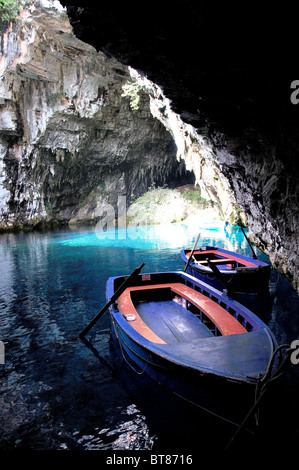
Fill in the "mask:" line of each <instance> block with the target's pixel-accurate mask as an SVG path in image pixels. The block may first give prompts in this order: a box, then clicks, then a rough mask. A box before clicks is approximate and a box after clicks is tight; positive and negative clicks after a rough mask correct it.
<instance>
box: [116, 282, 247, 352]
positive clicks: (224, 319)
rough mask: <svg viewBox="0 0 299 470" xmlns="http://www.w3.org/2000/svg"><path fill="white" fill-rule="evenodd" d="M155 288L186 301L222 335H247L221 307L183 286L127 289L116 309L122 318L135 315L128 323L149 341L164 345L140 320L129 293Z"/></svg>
mask: <svg viewBox="0 0 299 470" xmlns="http://www.w3.org/2000/svg"><path fill="white" fill-rule="evenodd" d="M156 288H159V289H161V288H165V289H171V290H172V291H173V292H174V293H175V294H177V295H179V296H181V297H183V298H184V299H186V300H187V301H188V302H190V303H191V304H193V305H194V306H195V307H197V308H198V309H200V310H201V311H202V312H203V313H204V314H205V315H206V316H207V317H208V318H209V319H210V320H211V321H212V322H213V323H214V324H215V325H216V327H217V328H218V330H219V331H220V333H221V334H222V335H233V334H240V333H247V330H246V329H245V328H244V327H243V326H242V325H241V324H240V323H239V322H238V321H237V320H236V319H235V318H234V317H233V316H232V315H231V314H230V313H228V312H227V311H226V310H225V309H224V308H223V307H221V306H220V305H218V304H217V303H216V302H214V301H213V300H212V299H210V298H208V297H206V296H205V295H203V294H201V293H200V292H197V291H195V290H193V289H191V288H190V287H188V286H186V285H185V284H181V283H169V284H158V285H157V284H156V285H148V286H134V287H128V288H127V289H126V290H125V291H124V292H123V293H122V294H121V296H120V297H119V299H118V309H119V311H120V312H121V313H122V315H123V316H124V317H126V315H128V314H134V315H135V320H133V321H131V322H130V324H131V326H132V327H133V328H134V329H135V330H136V331H138V333H140V334H141V335H142V336H144V337H145V338H146V339H148V340H149V341H152V342H154V343H160V344H165V341H163V340H162V339H161V338H159V337H158V336H157V335H156V334H155V333H154V332H153V331H152V330H151V329H150V328H149V327H148V326H147V325H146V323H145V322H144V321H143V320H142V319H141V317H140V316H139V314H138V312H137V310H136V309H135V306H134V304H133V301H132V297H131V293H132V292H134V291H143V290H147V289H156Z"/></svg>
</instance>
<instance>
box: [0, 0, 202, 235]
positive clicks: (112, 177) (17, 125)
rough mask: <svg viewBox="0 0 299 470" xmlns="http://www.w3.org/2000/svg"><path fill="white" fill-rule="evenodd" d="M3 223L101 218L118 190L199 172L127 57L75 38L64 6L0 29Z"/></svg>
mask: <svg viewBox="0 0 299 470" xmlns="http://www.w3.org/2000/svg"><path fill="white" fill-rule="evenodd" d="M1 45H2V57H1V62H0V71H1V75H2V77H1V82H0V175H1V176H0V226H1V227H2V228H11V227H23V228H24V227H26V226H29V227H31V226H36V225H40V224H48V225H49V224H51V223H53V224H57V223H68V222H70V221H71V222H75V221H77V222H79V221H82V222H88V221H94V222H96V221H97V219H98V218H99V217H100V216H102V215H103V211H104V209H105V206H106V204H107V203H109V204H112V205H114V206H116V205H117V199H118V196H126V198H127V202H128V203H129V201H130V199H131V196H132V194H134V196H139V195H141V194H142V193H144V192H145V191H146V190H147V188H148V187H149V186H150V185H151V184H152V183H155V184H157V185H163V184H170V185H171V184H172V185H176V184H178V183H181V182H183V183H189V182H191V181H194V175H193V173H192V172H190V171H187V170H186V168H185V163H184V161H179V160H178V159H177V149H176V144H175V142H174V140H173V138H172V136H171V134H170V133H169V132H168V131H167V130H166V129H165V127H164V126H163V125H162V123H161V122H160V121H159V120H157V119H156V118H154V117H153V116H152V114H151V112H150V107H149V98H148V97H147V95H146V94H145V93H143V92H142V91H140V101H139V105H138V109H135V110H134V109H133V110H132V109H131V107H130V99H129V98H126V97H124V96H122V95H123V93H124V92H123V86H124V85H125V84H126V83H127V82H128V81H131V77H130V73H129V70H128V67H127V66H124V65H121V64H120V63H119V62H118V61H116V60H114V59H108V58H107V57H106V56H105V55H104V54H103V53H101V52H96V50H95V49H94V48H93V47H92V46H89V45H88V44H85V43H83V42H82V41H80V40H78V39H77V38H76V37H75V36H74V35H73V33H72V29H71V27H70V24H69V20H68V17H67V15H66V13H65V12H64V11H57V9H52V8H37V9H36V8H34V7H33V6H32V7H31V10H30V11H29V10H24V12H23V13H22V18H21V22H19V23H17V24H15V25H13V26H12V25H11V26H10V28H9V29H8V30H7V31H5V32H4V34H3V35H2V44H1Z"/></svg>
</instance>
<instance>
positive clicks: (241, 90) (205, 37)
mask: <svg viewBox="0 0 299 470" xmlns="http://www.w3.org/2000/svg"><path fill="white" fill-rule="evenodd" d="M61 3H62V4H63V5H64V6H65V7H67V12H68V15H69V18H70V21H71V24H72V27H73V30H74V33H75V34H76V36H77V37H78V38H80V39H81V40H83V41H84V42H87V43H89V44H91V45H93V46H94V47H95V48H96V49H97V50H101V51H103V52H104V53H106V54H107V55H108V56H113V57H116V58H117V59H118V60H119V61H121V62H122V63H125V64H127V65H130V66H132V67H133V68H135V69H137V70H139V71H141V72H143V73H145V74H146V75H147V77H148V78H149V79H151V80H152V81H154V82H155V83H157V84H158V85H160V86H162V88H163V91H164V93H165V95H166V96H167V97H168V98H170V99H171V101H172V106H173V109H174V110H175V111H176V112H178V113H179V114H180V115H181V117H182V118H183V119H184V120H185V121H186V122H188V123H190V124H192V125H193V126H194V127H195V128H196V129H198V130H199V131H202V132H207V127H208V128H209V132H210V134H213V133H215V132H217V131H220V132H221V133H224V135H226V136H227V139H228V142H229V139H234V142H235V141H236V139H238V140H239V142H240V145H246V140H248V139H250V140H251V141H252V139H254V138H256V140H257V141H258V140H259V139H261V138H262V139H265V140H266V141H269V142H270V143H273V142H274V143H275V142H278V141H279V143H278V145H279V146H280V147H283V145H284V144H285V145H288V151H287V152H283V151H280V152H277V155H278V158H283V159H284V160H285V165H286V168H289V169H290V170H291V171H293V170H294V165H295V163H296V161H297V160H298V158H297V157H298V155H297V148H298V145H297V144H298V127H299V126H298V121H299V104H298V106H296V105H294V104H292V103H291V100H290V95H291V92H292V90H291V88H290V86H291V83H292V82H293V81H294V80H296V78H298V76H297V75H296V73H297V72H296V62H297V61H296V55H297V54H296V41H295V36H296V34H295V33H296V29H297V25H296V21H297V20H296V14H295V11H294V7H292V9H287V7H285V8H283V7H282V6H281V5H280V4H277V3H276V4H272V5H271V8H269V7H268V8H264V9H262V7H261V4H260V5H259V6H258V7H254V4H253V3H248V4H247V6H246V4H244V2H239V3H238V4H237V6H232V4H227V3H226V2H222V3H221V4H220V5H216V4H215V3H214V2H204V3H201V2H184V3H179V2H175V3H163V2H156V1H153V2H150V3H145V4H144V3H140V2H134V1H131V2H122V3H120V2H117V3H116V4H115V3H114V2H98V3H95V2H90V1H84V2H83V1H81V0H70V1H67V0H64V1H62V2H61ZM253 136H254V137H253Z"/></svg>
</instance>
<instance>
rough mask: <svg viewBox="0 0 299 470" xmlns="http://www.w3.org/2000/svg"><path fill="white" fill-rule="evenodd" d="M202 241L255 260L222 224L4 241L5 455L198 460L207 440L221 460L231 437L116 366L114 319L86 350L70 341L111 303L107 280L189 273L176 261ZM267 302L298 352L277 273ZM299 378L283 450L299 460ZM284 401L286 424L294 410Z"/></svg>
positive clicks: (283, 336) (1, 438) (293, 310)
mask: <svg viewBox="0 0 299 470" xmlns="http://www.w3.org/2000/svg"><path fill="white" fill-rule="evenodd" d="M199 231H200V233H201V243H202V244H205V245H213V244H216V245H217V246H220V247H223V248H226V249H231V250H234V251H237V252H239V253H244V254H248V255H249V254H250V249H249V247H248V245H247V242H246V240H244V237H243V234H242V232H239V231H232V232H231V233H228V232H226V231H225V230H224V228H223V226H222V225H221V224H220V225H219V226H213V227H212V226H207V225H206V226H199V227H197V228H194V227H193V228H192V229H190V227H187V226H185V225H183V224H172V225H169V226H156V227H143V228H140V229H139V231H138V232H136V230H132V231H131V232H129V233H126V232H125V231H119V232H106V233H102V234H100V233H96V232H95V231H94V230H93V229H91V228H90V227H89V228H81V229H73V230H72V229H67V230H63V231H55V232H46V233H36V232H34V233H26V234H5V235H1V236H0V260H1V265H0V276H1V277H0V339H1V340H2V341H3V342H4V344H5V363H4V364H0V379H1V382H0V392H1V395H0V450H7V449H8V450H15V449H19V450H24V449H33V450H59V449H67V450H90V449H97V450H108V451H111V450H113V451H116V450H123V449H130V450H151V451H153V452H158V451H160V453H161V451H170V452H172V453H173V452H174V451H179V450H180V451H182V452H183V451H184V452H185V453H186V452H188V453H196V452H197V448H198V442H199V441H200V442H202V444H203V445H206V443H207V442H210V439H211V437H212V439H213V449H216V450H217V449H218V448H219V450H221V449H222V448H223V446H224V445H225V444H226V443H227V441H228V440H229V439H230V437H231V436H232V434H233V433H234V431H235V429H234V428H231V427H230V425H227V424H226V423H222V422H218V420H217V419H215V418H212V417H210V416H207V415H205V414H204V413H202V412H201V411H200V410H197V409H196V410H194V408H193V407H192V406H191V405H190V404H188V403H185V402H182V401H181V400H179V399H178V398H177V397H174V396H172V395H170V394H168V393H167V392H166V391H164V390H162V389H161V388H159V387H158V386H156V385H155V384H153V383H152V382H151V381H149V380H148V379H147V378H146V377H144V376H142V377H141V376H136V375H135V374H134V372H133V371H132V370H131V369H130V368H129V367H126V364H124V363H123V362H121V361H120V360H119V358H118V356H117V354H116V352H115V351H114V349H113V347H112V346H111V343H110V319H109V315H108V312H107V313H106V314H105V315H104V316H103V317H102V318H101V320H100V321H99V322H98V323H97V324H96V325H95V326H94V327H93V328H92V330H91V331H90V332H89V334H88V336H87V338H86V339H87V340H88V341H87V342H84V341H81V340H75V339H74V337H76V336H77V335H78V334H79V333H80V332H81V331H82V330H83V328H84V327H85V326H86V325H87V324H88V323H89V322H90V320H91V319H92V318H93V317H94V315H95V314H96V313H97V312H98V311H99V310H100V309H101V307H102V306H103V305H104V304H105V303H106V299H105V288H106V281H107V278H108V277H109V276H114V275H120V274H129V273H130V272H132V270H133V269H134V268H135V267H137V266H139V265H140V264H141V263H142V262H145V267H144V268H143V272H150V271H167V270H182V269H183V267H184V266H183V263H182V261H181V258H180V253H179V251H180V249H181V248H182V247H184V246H185V247H188V246H192V245H193V243H194V240H195V237H196V235H197V234H198V232H199ZM258 256H259V257H260V258H261V259H264V260H267V258H266V257H265V256H264V255H263V254H261V253H258ZM270 294H271V302H272V304H271V305H272V306H271V311H270V312H269V313H268V314H267V318H265V319H264V320H265V321H266V323H267V324H268V325H269V326H270V327H271V329H272V331H273V332H274V334H275V335H276V338H277V340H278V342H279V343H280V344H281V343H290V342H291V341H293V340H294V339H297V338H299V309H298V306H299V299H298V295H297V294H296V292H295V291H294V290H293V289H292V287H291V286H290V284H289V283H288V281H287V280H286V279H284V278H283V277H281V276H279V275H278V273H277V272H276V271H274V270H273V272H272V275H271V283H270ZM298 367H299V366H297V368H298ZM297 368H296V367H294V366H292V368H291V370H290V373H289V375H288V378H287V390H288V393H290V397H291V398H290V399H289V398H288V399H287V403H288V405H287V413H288V416H290V422H291V424H292V426H291V431H290V433H289V434H288V435H287V438H285V439H284V445H286V446H289V447H290V448H291V449H292V446H293V442H295V439H296V437H297V438H298V429H299V426H298V422H297V416H298V414H296V413H297V412H298V410H297V408H296V399H293V398H294V397H296V396H297V393H298V369H297ZM220 399H221V398H220ZM292 400H293V401H292ZM280 401H281V402H280V405H281V406H282V409H283V414H284V416H285V408H284V407H285V404H286V401H285V400H284V399H283V398H281V400H280ZM282 402H283V403H282ZM276 416H277V404H276V407H275V410H274V415H273V419H274V418H275V419H276ZM278 433H280V430H278ZM243 439H245V437H244V438H243ZM246 439H247V438H246ZM255 439H256V438H255ZM241 443H242V438H241V442H239V443H238V444H237V445H241Z"/></svg>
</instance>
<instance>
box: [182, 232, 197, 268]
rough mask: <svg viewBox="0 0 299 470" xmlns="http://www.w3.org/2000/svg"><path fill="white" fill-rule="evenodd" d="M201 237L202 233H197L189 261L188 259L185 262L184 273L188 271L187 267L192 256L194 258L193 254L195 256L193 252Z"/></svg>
mask: <svg viewBox="0 0 299 470" xmlns="http://www.w3.org/2000/svg"><path fill="white" fill-rule="evenodd" d="M199 237H200V233H199V234H198V235H197V237H196V240H195V242H194V245H193V248H192V251H191V253H190V256H189V258H188V261H187V263H186V264H185V269H184V273H185V272H186V271H187V268H188V266H189V263H190V261H191V258H192V256H193V252H194V250H195V247H196V245H197V243H198V240H199Z"/></svg>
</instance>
